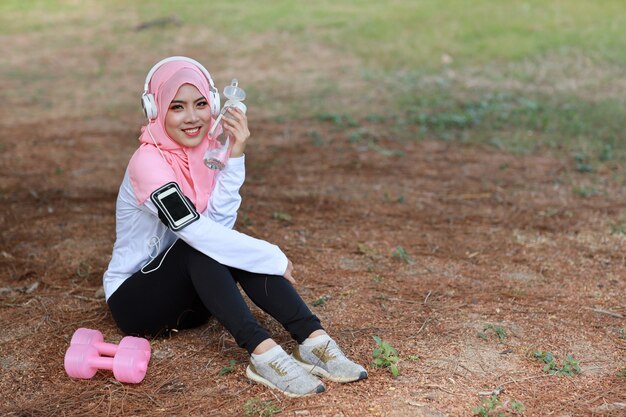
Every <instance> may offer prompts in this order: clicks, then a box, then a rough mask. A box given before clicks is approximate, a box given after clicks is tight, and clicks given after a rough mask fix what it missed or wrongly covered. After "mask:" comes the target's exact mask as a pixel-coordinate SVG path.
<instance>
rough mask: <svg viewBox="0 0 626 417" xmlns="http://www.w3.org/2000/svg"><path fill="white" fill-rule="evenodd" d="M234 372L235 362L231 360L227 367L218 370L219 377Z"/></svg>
mask: <svg viewBox="0 0 626 417" xmlns="http://www.w3.org/2000/svg"><path fill="white" fill-rule="evenodd" d="M234 370H235V360H234V359H231V360H230V363H229V365H228V366H225V367H223V368H222V369H221V370H220V373H219V376H222V375H226V374H229V373H231V372H232V371H234Z"/></svg>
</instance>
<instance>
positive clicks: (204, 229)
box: [142, 200, 288, 276]
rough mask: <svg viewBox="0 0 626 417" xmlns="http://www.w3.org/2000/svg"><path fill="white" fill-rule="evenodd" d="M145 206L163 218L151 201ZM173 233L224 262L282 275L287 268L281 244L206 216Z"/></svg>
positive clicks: (143, 206) (231, 265)
mask: <svg viewBox="0 0 626 417" xmlns="http://www.w3.org/2000/svg"><path fill="white" fill-rule="evenodd" d="M142 210H147V211H149V212H150V213H151V214H152V215H154V217H155V220H156V221H160V220H158V212H157V208H156V206H155V205H154V203H153V202H152V201H150V200H147V201H146V202H145V203H144V204H143V205H142ZM172 233H174V234H175V235H176V236H177V237H178V238H180V239H182V240H184V241H185V242H186V243H188V244H189V245H190V246H191V247H193V248H194V249H197V250H198V251H200V252H202V253H204V254H205V255H207V256H208V257H210V258H212V259H215V260H216V261H217V262H219V263H221V264H222V265H226V266H230V267H233V268H237V269H242V270H244V271H249V272H254V273H259V274H268V275H281V276H282V275H283V274H284V273H285V271H286V270H287V262H288V260H287V256H285V254H284V253H283V252H282V251H281V250H280V248H279V247H278V246H276V245H274V244H271V243H269V242H266V241H264V240H261V239H256V238H253V237H251V236H248V235H246V234H243V233H241V232H238V231H236V230H232V229H230V228H229V227H227V226H225V225H223V224H220V223H218V222H216V221H215V220H213V219H211V218H209V217H207V216H200V218H199V219H198V220H196V221H194V222H193V223H190V224H188V225H187V226H185V227H184V228H182V229H180V230H178V231H172Z"/></svg>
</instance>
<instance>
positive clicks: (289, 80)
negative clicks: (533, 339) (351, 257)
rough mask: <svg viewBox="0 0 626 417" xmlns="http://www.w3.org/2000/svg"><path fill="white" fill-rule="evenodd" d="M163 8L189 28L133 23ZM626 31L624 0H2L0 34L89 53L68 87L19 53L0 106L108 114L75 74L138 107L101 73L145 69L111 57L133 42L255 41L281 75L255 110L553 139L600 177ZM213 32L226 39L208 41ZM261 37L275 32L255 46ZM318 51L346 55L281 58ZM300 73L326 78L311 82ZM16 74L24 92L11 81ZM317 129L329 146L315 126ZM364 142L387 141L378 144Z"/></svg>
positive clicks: (613, 127) (622, 100)
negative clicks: (85, 93) (89, 98)
mask: <svg viewBox="0 0 626 417" xmlns="http://www.w3.org/2000/svg"><path fill="white" fill-rule="evenodd" d="M167 16H176V17H177V18H178V19H180V21H181V22H183V24H182V26H181V27H169V26H168V27H163V28H157V29H153V30H146V31H141V32H136V31H135V30H134V27H136V25H137V24H138V23H141V22H146V21H150V20H154V19H158V18H162V17H167ZM623 27H626V4H625V3H624V2H623V1H620V0H607V1H604V2H602V3H601V4H599V3H594V2H588V1H584V0H568V1H565V0H560V1H554V2H545V1H541V0H532V1H526V2H517V3H511V2H493V1H489V0H477V1H475V2H472V3H471V7H469V6H468V3H467V2H463V1H461V0H448V1H444V2H441V1H436V0H424V1H420V2H414V1H410V0H404V1H396V2H393V3H392V4H389V3H387V2H368V1H365V0H352V1H347V0H344V1H330V0H320V1H317V2H305V3H302V2H293V1H288V0H275V1H272V2H271V3H267V2H255V1H252V0H242V1H240V2H227V1H223V0H220V1H213V2H210V3H207V2H204V1H201V0H190V1H186V2H182V3H181V2H179V3H176V4H175V5H174V3H173V2H170V1H166V0H161V1H148V0H138V1H136V2H132V3H130V4H129V3H128V2H125V1H122V0H113V1H110V2H105V3H103V2H97V1H96V0H86V1H83V2H76V1H70V0H32V1H29V2H22V1H18V0H6V1H3V2H1V3H0V35H4V36H8V37H11V36H23V35H25V34H28V35H30V36H33V37H34V38H36V39H37V41H36V43H37V45H38V48H39V49H38V50H39V51H50V53H52V54H53V55H54V56H59V57H64V58H70V62H71V61H72V60H76V58H77V55H80V54H83V55H85V54H86V56H80V60H79V62H81V63H83V64H87V65H80V66H73V67H71V70H72V71H74V72H75V73H73V74H72V76H71V77H72V79H71V83H70V82H69V81H66V80H67V73H68V69H70V68H69V67H68V66H66V65H65V64H64V60H63V59H60V60H57V61H55V62H58V65H55V66H50V65H48V63H49V62H50V61H49V59H50V58H49V57H48V56H47V55H45V54H43V52H39V53H40V54H42V55H41V57H40V58H39V60H36V58H35V57H36V56H38V55H37V54H33V55H32V56H31V57H30V58H29V59H32V60H34V61H33V62H32V63H31V64H30V65H28V66H27V67H26V68H24V67H19V66H16V65H15V64H12V62H19V60H17V61H13V60H9V61H8V62H9V64H7V65H5V66H3V67H2V68H1V69H0V78H2V79H3V80H4V79H6V80H9V81H12V83H11V84H8V85H9V88H7V89H6V91H3V93H2V94H3V97H4V98H5V102H6V101H8V103H6V104H2V105H0V106H5V105H6V106H7V108H11V105H12V103H13V102H14V101H21V102H23V100H24V98H23V96H24V95H27V96H28V95H30V96H32V98H31V99H30V100H32V102H33V108H34V109H35V110H36V111H38V112H46V111H50V110H48V109H50V108H56V109H58V111H59V113H67V112H69V111H71V110H72V108H71V106H69V105H67V104H63V102H61V103H60V102H58V101H57V100H54V104H55V105H54V106H51V105H50V104H51V103H50V102H49V101H50V97H53V98H54V97H57V96H59V95H61V94H64V95H66V97H68V99H67V100H66V101H67V102H69V103H74V102H76V103H77V105H78V106H80V107H81V108H84V109H93V114H90V115H87V116H92V117H97V116H99V115H100V114H101V110H102V109H97V108H96V107H94V106H92V105H91V103H87V102H85V101H84V100H86V99H83V98H82V96H81V95H80V93H79V92H73V91H71V90H70V91H69V92H68V86H72V85H73V86H75V87H76V89H77V90H80V89H84V88H88V87H89V86H94V87H95V88H96V89H97V91H98V94H99V95H98V97H97V98H98V99H99V100H100V101H101V102H102V103H108V104H105V106H106V112H107V113H109V114H111V113H115V112H128V111H129V109H130V108H134V107H131V106H130V102H131V101H132V102H133V103H134V102H135V101H136V97H135V96H132V97H131V94H130V92H129V93H128V94H126V95H124V94H122V93H120V94H119V95H116V96H115V97H110V96H108V95H106V94H104V93H102V92H103V91H108V90H110V86H109V85H108V81H107V80H109V79H110V78H111V77H119V76H127V75H126V74H134V73H136V72H139V73H140V74H143V72H144V71H146V70H147V66H148V65H149V64H146V63H144V62H141V61H134V62H133V63H132V64H129V65H130V66H129V68H117V67H111V65H110V64H109V59H110V57H116V56H117V57H119V56H121V57H126V58H123V59H127V57H128V55H129V54H131V55H132V52H131V51H132V50H148V51H150V52H151V54H150V55H148V56H146V57H145V59H150V60H149V62H153V61H154V59H156V57H162V56H166V55H168V54H175V53H186V54H191V55H193V56H197V57H198V58H200V59H201V60H204V59H207V57H210V58H212V59H216V58H217V57H228V59H231V60H232V61H230V62H236V57H237V55H238V54H250V53H258V49H257V48H261V50H264V51H265V53H266V54H267V55H269V56H272V57H274V58H272V59H271V60H270V62H269V63H265V65H268V64H271V65H272V67H275V71H274V72H270V73H268V75H267V76H266V77H265V79H264V81H263V82H262V83H261V82H258V83H254V84H250V85H247V86H246V89H247V91H248V92H249V95H250V97H249V101H248V102H249V106H250V107H252V108H263V109H265V110H267V111H268V112H269V114H268V115H269V116H270V117H273V118H276V117H281V118H282V120H285V119H284V118H286V119H287V120H288V119H303V118H304V119H307V118H308V119H313V120H316V121H318V122H322V123H329V124H331V125H332V126H333V127H334V128H336V129H340V130H347V129H349V128H351V127H357V126H363V125H364V124H365V123H385V124H387V125H389V135H390V136H392V137H396V138H404V139H415V138H429V139H433V138H434V139H439V140H447V141H460V142H469V143H482V144H487V145H489V146H493V147H495V148H498V149H502V150H504V151H507V152H513V153H522V154H525V153H533V152H542V151H544V150H550V151H552V152H554V153H557V154H560V155H563V156H564V157H566V158H570V159H571V160H572V163H573V164H574V166H575V167H576V169H577V170H579V171H580V172H583V173H593V172H594V171H596V170H597V168H598V167H600V166H603V165H608V166H610V167H615V166H619V165H620V164H622V165H623V164H624V162H626V140H624V132H626V117H624V115H625V111H624V109H625V108H626V106H625V104H626V89H625V88H624V82H623V81H624V76H623V74H624V73H625V71H624V67H625V66H626V37H624V36H622V32H623ZM78 34H80V35H81V36H78ZM215 35H219V36H222V38H220V39H223V40H222V41H221V42H212V39H213V37H214V36H215ZM263 37H266V38H267V39H272V40H273V41H272V42H266V43H261V44H256V43H254V42H258V41H257V40H256V39H258V38H263ZM180 39H187V41H186V42H182V43H181V41H180ZM173 41H174V42H173ZM10 45H11V42H5V46H3V47H0V53H2V54H3V56H10V55H11V54H15V53H16V51H15V50H12V49H11V46H10ZM311 46H314V47H313V49H309V47H311ZM316 47H318V48H324V50H325V51H327V52H328V53H329V54H330V55H329V56H326V58H325V60H326V61H333V56H334V57H337V58H338V59H342V58H343V57H346V59H345V62H343V61H341V65H339V66H338V67H332V66H329V65H328V64H329V62H320V61H324V60H323V59H313V58H307V59H309V61H308V62H305V63H304V64H302V65H304V67H302V68H301V69H300V72H298V71H293V72H292V71H291V68H290V64H289V62H287V61H282V60H281V59H283V55H282V54H283V52H285V51H287V52H286V56H291V55H293V54H294V53H302V54H304V55H302V56H300V55H297V57H298V58H304V57H306V54H308V55H309V56H311V55H315V54H316V53H317V52H318V51H317V50H316V49H315V48H316ZM25 50H28V48H27V47H26V48H25ZM289 51H291V52H289ZM296 51H306V52H296ZM152 55H153V56H154V58H153V57H152ZM302 61H304V59H298V62H302ZM29 62H30V61H29ZM305 74H318V75H317V77H314V78H311V79H308V80H303V79H301V77H304V76H305ZM135 78H136V79H137V80H139V79H140V78H141V75H139V76H137V77H135ZM128 84H129V85H132V83H130V82H129V83H128ZM13 85H15V86H17V85H20V86H27V87H21V89H26V90H20V91H19V92H16V91H15V90H14V89H12V88H10V87H11V86H13ZM285 85H286V86H287V88H284V87H285ZM140 88H141V86H138V87H137V90H139V89H140ZM285 91H289V92H290V93H289V94H288V96H284V94H285V93H284V92H285ZM133 99H135V100H133ZM64 106H67V107H64ZM2 109H3V108H0V110H2ZM99 110H100V111H99ZM364 136H367V130H366V128H361V130H359V131H354V132H352V133H348V134H347V137H348V140H350V141H352V142H358V141H361V140H363V137H364ZM366 139H367V138H366ZM313 140H314V141H316V142H319V143H320V146H322V144H323V140H322V139H321V137H314V138H313ZM370 148H371V150H373V151H377V152H381V153H383V152H386V150H385V149H384V148H378V147H377V145H376V143H374V142H372V146H370ZM581 161H582V162H581Z"/></svg>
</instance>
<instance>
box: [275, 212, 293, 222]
mask: <svg viewBox="0 0 626 417" xmlns="http://www.w3.org/2000/svg"><path fill="white" fill-rule="evenodd" d="M272 218H274V219H276V220H281V221H284V222H290V221H291V214H288V213H283V212H282V211H275V212H274V213H272Z"/></svg>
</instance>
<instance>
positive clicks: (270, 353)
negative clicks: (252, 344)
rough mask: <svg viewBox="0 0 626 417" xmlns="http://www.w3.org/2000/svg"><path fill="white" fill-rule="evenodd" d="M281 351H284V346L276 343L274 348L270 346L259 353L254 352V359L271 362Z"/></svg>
mask: <svg viewBox="0 0 626 417" xmlns="http://www.w3.org/2000/svg"><path fill="white" fill-rule="evenodd" d="M281 351H282V352H284V350H283V348H282V347H281V346H280V345H276V346H274V347H273V348H270V349H269V350H267V351H265V352H263V353H260V354H258V355H257V354H256V353H253V354H252V359H254V360H255V361H256V362H269V361H270V360H271V359H273V358H274V357H276V355H277V354H278V353H280V352H281Z"/></svg>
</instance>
